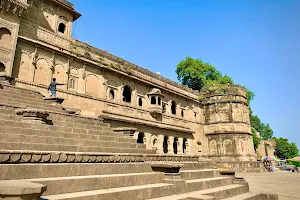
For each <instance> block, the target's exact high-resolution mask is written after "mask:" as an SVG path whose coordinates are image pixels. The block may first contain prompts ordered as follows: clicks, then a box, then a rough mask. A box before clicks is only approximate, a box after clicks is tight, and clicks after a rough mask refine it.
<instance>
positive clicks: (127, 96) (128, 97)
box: [123, 85, 131, 103]
mask: <svg viewBox="0 0 300 200" xmlns="http://www.w3.org/2000/svg"><path fill="white" fill-rule="evenodd" d="M123 101H125V102H127V103H130V102H131V88H130V87H129V86H127V85H126V86H125V87H124V89H123Z"/></svg>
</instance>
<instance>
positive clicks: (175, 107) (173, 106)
mask: <svg viewBox="0 0 300 200" xmlns="http://www.w3.org/2000/svg"><path fill="white" fill-rule="evenodd" d="M176 110H177V104H176V102H175V101H172V102H171V113H172V114H173V115H176Z"/></svg>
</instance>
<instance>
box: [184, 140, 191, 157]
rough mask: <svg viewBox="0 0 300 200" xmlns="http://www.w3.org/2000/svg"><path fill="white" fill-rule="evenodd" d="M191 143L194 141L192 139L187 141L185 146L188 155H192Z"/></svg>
mask: <svg viewBox="0 0 300 200" xmlns="http://www.w3.org/2000/svg"><path fill="white" fill-rule="evenodd" d="M191 142H192V140H191V139H187V141H186V142H185V146H186V150H185V152H186V154H190V152H191V151H190V146H191V145H190V144H191Z"/></svg>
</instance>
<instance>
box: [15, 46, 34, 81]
mask: <svg viewBox="0 0 300 200" xmlns="http://www.w3.org/2000/svg"><path fill="white" fill-rule="evenodd" d="M16 67H19V71H18V72H17V73H18V74H16V76H17V77H18V78H19V79H21V80H24V81H32V80H29V76H30V73H32V62H31V56H30V55H29V54H28V53H26V52H22V54H21V61H20V64H19V66H16Z"/></svg>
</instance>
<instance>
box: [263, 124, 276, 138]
mask: <svg viewBox="0 0 300 200" xmlns="http://www.w3.org/2000/svg"><path fill="white" fill-rule="evenodd" d="M262 126H263V131H262V134H261V138H262V139H263V140H269V139H271V138H272V137H273V130H272V129H271V127H270V125H269V124H266V125H264V124H262Z"/></svg>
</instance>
